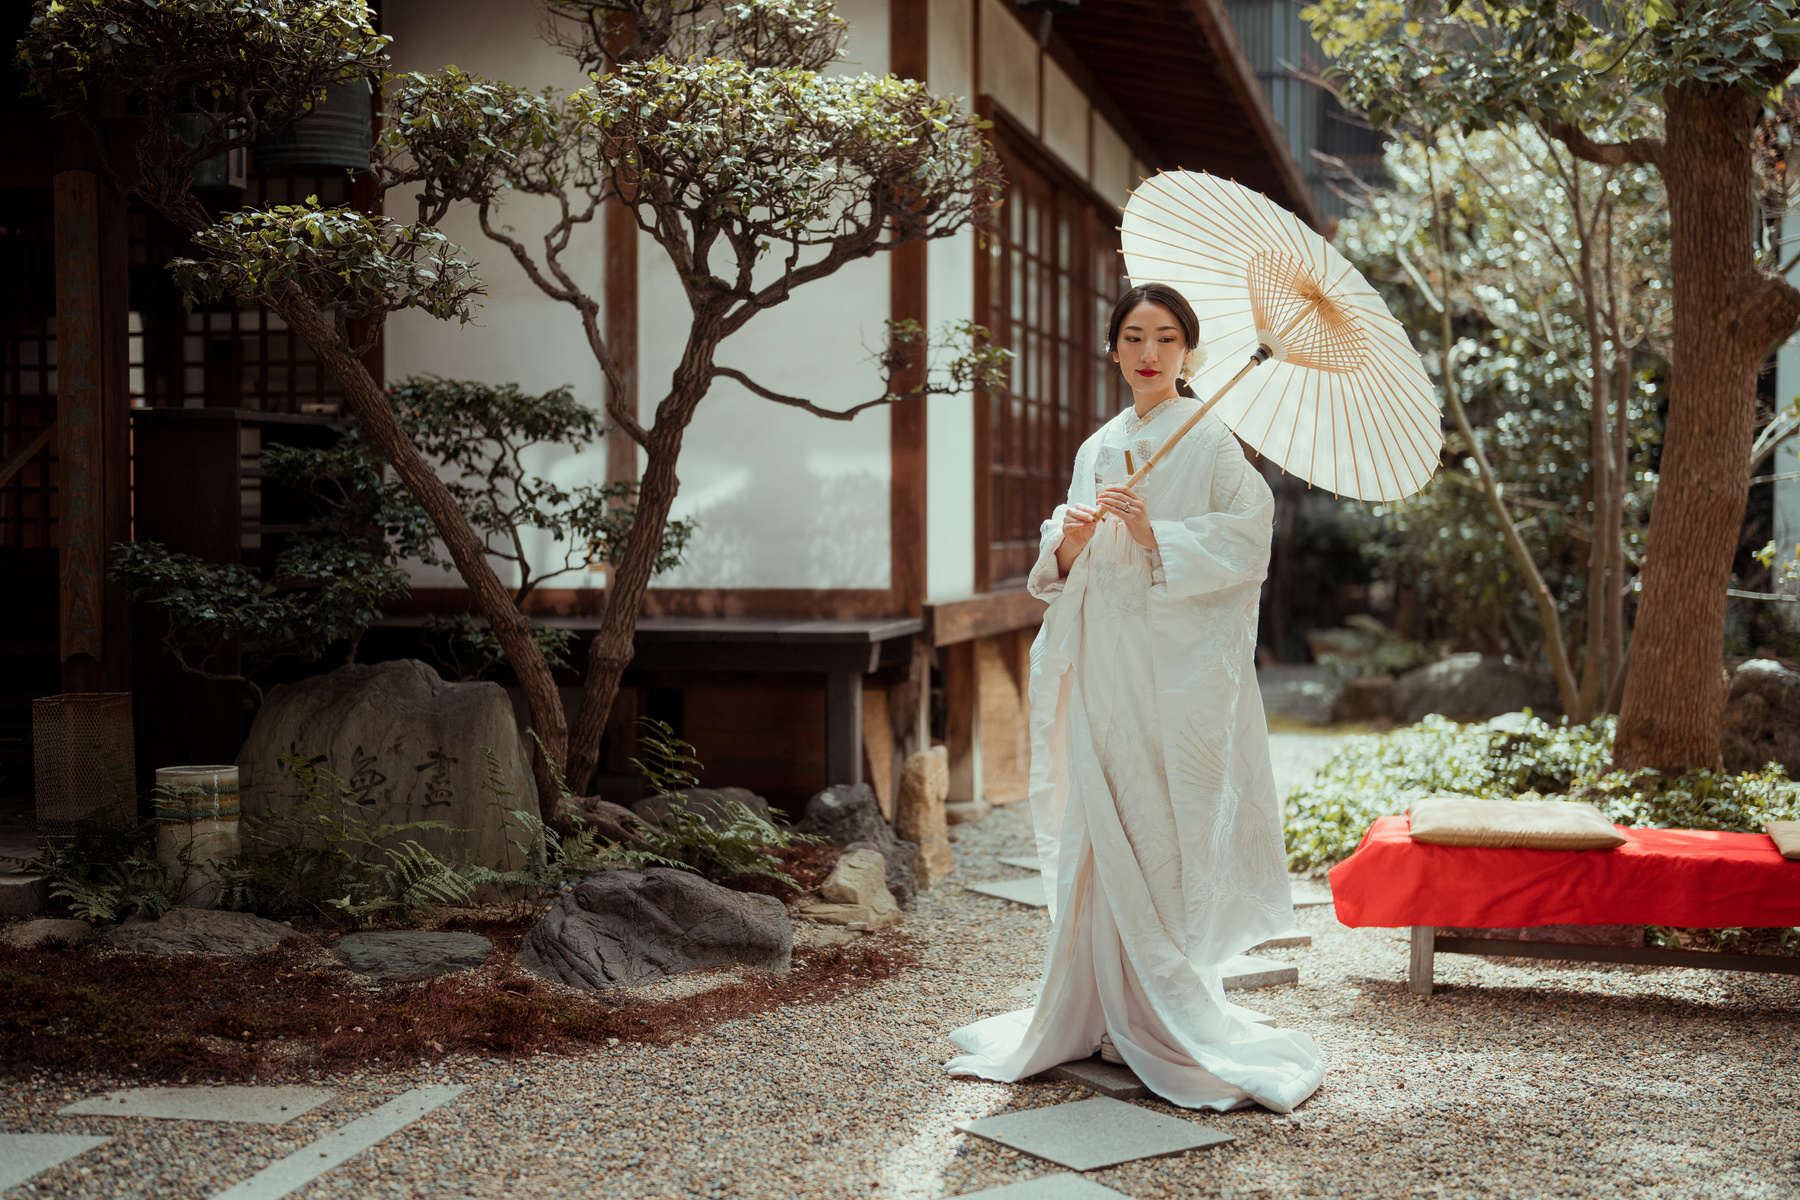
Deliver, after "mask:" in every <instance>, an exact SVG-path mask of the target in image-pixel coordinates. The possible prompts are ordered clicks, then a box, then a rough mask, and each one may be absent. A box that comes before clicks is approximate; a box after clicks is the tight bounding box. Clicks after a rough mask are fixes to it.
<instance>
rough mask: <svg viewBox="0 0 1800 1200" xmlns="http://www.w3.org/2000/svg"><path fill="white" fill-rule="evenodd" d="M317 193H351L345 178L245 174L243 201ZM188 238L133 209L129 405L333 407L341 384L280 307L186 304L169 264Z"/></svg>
mask: <svg viewBox="0 0 1800 1200" xmlns="http://www.w3.org/2000/svg"><path fill="white" fill-rule="evenodd" d="M308 196H317V197H318V198H319V199H320V201H322V202H323V203H325V204H343V203H346V202H348V201H349V200H350V198H351V183H350V180H349V177H348V176H325V177H320V178H286V177H279V176H272V177H267V178H264V177H261V176H254V175H253V176H252V177H251V179H250V186H249V187H248V188H247V189H246V190H245V192H244V196H243V203H244V204H245V205H246V206H250V207H256V208H263V207H267V206H269V205H275V204H292V203H295V202H297V201H301V200H305V199H306V198H307V197H308ZM186 252H187V248H186V238H185V237H184V236H182V234H181V233H180V231H179V230H177V229H176V228H175V227H174V226H172V225H170V224H169V223H168V222H167V221H165V220H163V219H162V218H161V217H160V216H158V215H156V214H155V213H152V212H150V211H149V210H147V209H143V208H134V209H133V210H132V213H131V295H132V310H133V311H132V328H131V339H132V350H133V354H132V362H131V366H132V372H131V380H132V403H133V404H134V405H138V406H145V407H151V408H248V409H255V410H259V411H262V412H284V413H327V414H329V413H337V412H339V411H341V409H342V407H343V392H342V389H340V388H339V387H338V384H337V381H336V380H335V379H333V378H332V377H331V374H330V372H328V371H327V370H325V368H324V367H322V366H321V365H320V364H319V363H318V361H317V360H316V359H315V357H314V355H313V352H312V349H311V347H309V346H307V344H306V343H305V342H303V341H301V340H300V338H299V337H298V336H296V335H295V334H294V332H293V331H292V330H290V329H289V328H288V327H287V322H286V321H284V320H282V318H281V315H280V314H279V313H275V312H271V311H269V310H268V309H266V308H263V307H261V306H251V307H239V306H237V305H233V304H229V303H226V304H215V305H212V306H210V307H201V306H198V305H196V306H195V308H194V311H192V312H188V311H186V310H185V309H184V308H183V306H182V303H181V296H180V293H179V292H178V291H177V290H176V288H175V285H174V283H173V281H172V280H171V279H170V277H169V271H168V263H169V261H170V260H171V259H174V258H177V257H180V256H181V255H182V254H184V253H186Z"/></svg>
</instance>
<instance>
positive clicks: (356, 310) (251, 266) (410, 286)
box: [169, 196, 482, 356]
mask: <svg viewBox="0 0 1800 1200" xmlns="http://www.w3.org/2000/svg"><path fill="white" fill-rule="evenodd" d="M194 242H195V244H196V245H197V246H199V248H200V249H201V251H202V252H203V254H202V256H201V257H199V258H178V259H175V260H174V261H173V262H171V263H170V264H169V268H170V269H171V270H172V271H173V272H174V275H175V284H176V286H177V287H179V288H180V289H181V292H182V296H183V298H184V299H185V301H186V303H187V305H188V307H189V308H192V307H193V305H194V301H195V299H196V298H200V299H205V300H227V299H231V298H233V297H238V296H250V297H257V298H271V299H276V298H279V297H280V296H281V295H282V293H283V292H284V291H285V290H287V289H289V288H297V289H299V290H300V291H301V292H302V293H304V294H305V295H306V296H307V297H308V298H309V299H311V300H312V301H313V303H315V304H317V305H318V306H319V307H320V308H322V309H324V310H325V311H327V312H329V313H331V314H332V315H333V317H334V319H335V320H336V321H337V323H338V332H339V335H340V341H343V342H348V341H349V327H350V324H351V323H352V322H354V321H367V322H368V323H369V329H368V331H367V332H366V333H365V335H364V342H365V343H366V344H373V342H374V339H375V336H376V333H377V332H378V331H379V328H380V325H381V322H382V320H383V318H385V317H386V315H387V314H388V313H390V312H398V311H400V310H402V309H408V308H417V309H421V310H423V311H425V312H427V313H429V314H431V315H432V316H434V317H436V318H438V319H439V320H448V319H450V318H452V317H455V318H456V319H458V320H459V321H462V322H464V323H467V322H468V321H470V320H471V319H473V318H474V315H475V298H476V297H477V296H479V295H481V294H482V284H481V280H480V279H479V278H477V277H476V276H475V274H474V271H473V269H472V268H471V267H470V265H469V264H468V263H467V262H466V261H464V260H463V258H462V249H461V248H460V247H458V246H456V245H454V244H452V243H451V241H450V239H449V238H447V237H445V236H444V234H443V233H441V232H440V231H439V230H438V229H436V228H435V227H433V226H431V225H427V224H424V223H422V222H420V223H415V224H412V225H403V224H401V223H400V222H398V221H394V220H392V219H390V218H388V217H371V216H369V215H367V214H365V213H360V212H357V211H356V210H355V209H353V208H349V207H339V208H327V207H324V206H323V205H321V204H320V203H319V198H318V197H317V196H308V197H307V199H306V202H305V203H304V204H285V205H278V206H276V207H275V208H272V209H267V210H264V211H258V210H255V209H245V210H243V211H241V212H235V213H227V214H226V215H225V216H223V217H221V218H220V219H219V220H218V221H217V222H216V223H214V224H213V225H211V226H209V227H207V228H206V229H204V230H202V231H200V232H199V233H196V234H195V235H194ZM363 349H366V345H359V346H355V347H353V348H352V350H351V353H352V356H354V355H355V354H357V353H360V352H361V351H362V350H363Z"/></svg>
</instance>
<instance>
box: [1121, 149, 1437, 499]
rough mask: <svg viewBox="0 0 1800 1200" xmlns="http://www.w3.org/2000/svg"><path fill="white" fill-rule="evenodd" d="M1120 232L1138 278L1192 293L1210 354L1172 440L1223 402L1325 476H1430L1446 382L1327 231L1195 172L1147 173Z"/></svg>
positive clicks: (1279, 452)
mask: <svg viewBox="0 0 1800 1200" xmlns="http://www.w3.org/2000/svg"><path fill="white" fill-rule="evenodd" d="M1120 235H1121V238H1122V244H1123V246H1124V251H1125V271H1126V274H1127V275H1128V276H1129V277H1130V279H1131V282H1132V283H1133V284H1142V283H1167V284H1171V285H1173V286H1174V287H1175V288H1176V289H1177V290H1179V291H1180V292H1181V294H1182V295H1184V296H1186V297H1187V299H1188V302H1189V303H1191V304H1192V305H1193V306H1194V312H1195V313H1196V314H1197V315H1198V316H1199V318H1200V340H1201V343H1202V344H1203V345H1205V346H1206V347H1207V349H1208V351H1209V359H1210V361H1211V362H1212V363H1213V364H1214V366H1213V367H1212V368H1211V369H1210V370H1208V371H1207V372H1206V373H1204V374H1203V375H1202V376H1201V377H1200V378H1199V379H1197V380H1195V381H1194V390H1195V392H1196V393H1197V394H1198V395H1201V396H1207V395H1209V394H1211V399H1210V400H1208V401H1207V403H1206V405H1205V406H1204V407H1203V408H1202V409H1201V412H1200V413H1199V414H1197V415H1196V417H1195V419H1194V420H1193V421H1190V422H1189V423H1188V424H1187V425H1184V426H1183V427H1182V428H1181V430H1180V431H1179V432H1177V433H1176V434H1175V436H1174V437H1171V438H1169V439H1168V441H1166V442H1165V443H1164V444H1163V449H1164V450H1166V449H1167V448H1168V447H1169V446H1172V445H1174V443H1175V442H1176V441H1177V440H1179V439H1180V437H1181V436H1182V434H1185V433H1186V432H1187V430H1188V429H1189V428H1191V427H1192V426H1193V424H1194V423H1195V422H1197V421H1198V419H1199V416H1201V415H1204V414H1205V413H1206V412H1207V411H1208V410H1210V409H1213V408H1214V407H1215V406H1216V408H1217V411H1218V414H1219V416H1220V417H1221V418H1222V419H1223V420H1224V421H1225V424H1227V425H1228V426H1230V427H1231V430H1232V432H1234V433H1236V434H1237V435H1238V436H1239V437H1240V438H1242V439H1243V440H1244V441H1245V442H1247V443H1249V444H1250V445H1251V446H1253V447H1255V449H1256V450H1257V452H1258V453H1260V454H1262V455H1263V456H1264V457H1265V458H1269V459H1271V460H1273V461H1274V462H1275V463H1277V464H1278V465H1279V466H1281V467H1282V468H1283V469H1284V470H1286V471H1289V472H1291V473H1292V474H1295V475H1298V476H1300V477H1301V478H1303V479H1305V480H1307V481H1308V482H1310V483H1312V484H1314V485H1315V486H1317V487H1322V488H1326V489H1329V490H1330V491H1332V492H1334V493H1336V494H1338V495H1341V496H1353V497H1356V498H1357V499H1360V500H1398V499H1400V498H1401V497H1402V496H1410V495H1412V494H1413V493H1414V492H1416V491H1418V490H1419V489H1420V488H1421V487H1424V486H1425V483H1426V481H1427V480H1429V479H1430V478H1431V474H1432V472H1433V471H1435V470H1437V466H1438V452H1439V450H1440V449H1441V448H1442V446H1443V444H1444V434H1443V418H1442V416H1441V414H1440V413H1439V411H1438V405H1437V390H1436V389H1435V388H1434V387H1432V385H1431V381H1430V380H1429V379H1428V378H1426V375H1425V369H1424V367H1423V366H1422V365H1421V364H1420V363H1419V355H1418V352H1417V351H1415V350H1414V349H1413V347H1412V343H1411V342H1410V341H1408V340H1407V337H1406V331H1405V330H1403V329H1402V328H1401V327H1400V323H1399V322H1398V321H1396V320H1395V319H1394V317H1393V315H1392V314H1391V313H1389V312H1388V310H1387V306H1386V305H1385V304H1383V303H1382V300H1381V297H1380V296H1379V295H1378V294H1376V291H1375V289H1374V288H1372V287H1370V286H1369V284H1368V283H1366V282H1365V281H1364V280H1363V277H1362V276H1361V275H1360V274H1359V273H1358V272H1357V270H1356V268H1355V267H1353V266H1351V265H1350V263H1349V262H1348V261H1347V260H1346V259H1345V258H1344V256H1343V255H1341V254H1339V253H1338V252H1337V251H1336V250H1335V249H1333V248H1332V246H1331V244H1330V243H1329V242H1327V241H1326V240H1325V239H1324V238H1322V237H1320V236H1319V235H1318V234H1317V233H1315V232H1313V231H1312V230H1311V229H1309V228H1307V227H1306V226H1305V225H1303V224H1301V223H1300V220H1299V218H1297V217H1295V216H1294V215H1293V214H1292V213H1290V212H1288V211H1287V210H1286V209H1283V208H1281V207H1280V206H1278V205H1276V204H1273V203H1271V202H1270V201H1269V199H1268V198H1267V197H1265V196H1261V195H1258V194H1257V193H1256V192H1253V191H1251V190H1250V189H1248V188H1245V187H1242V186H1240V185H1238V184H1236V183H1232V182H1231V181H1229V180H1225V179H1219V178H1217V177H1216V176H1212V175H1207V174H1203V173H1201V172H1197V171H1164V172H1162V173H1161V174H1159V175H1157V176H1156V177H1155V178H1153V179H1147V180H1145V181H1144V182H1143V183H1142V184H1141V185H1139V187H1138V189H1137V190H1136V191H1135V192H1133V193H1132V194H1131V199H1130V201H1129V202H1127V204H1126V205H1125V220H1124V224H1123V225H1122V226H1121V227H1120ZM1246 357H1247V358H1248V359H1249V362H1248V364H1246V363H1245V359H1246ZM1264 364H1266V365H1264ZM1259 368H1260V369H1259ZM1252 372H1254V373H1255V374H1256V376H1257V377H1256V378H1253V379H1250V380H1249V381H1248V382H1245V383H1243V385H1242V386H1241V387H1239V386H1236V385H1237V384H1238V383H1239V381H1240V380H1243V379H1244V377H1245V376H1246V375H1250V374H1252ZM1227 375H1229V376H1230V377H1229V378H1228V379H1227V378H1225V376H1227ZM1160 457H1162V452H1161V451H1159V452H1158V454H1157V458H1160ZM1155 465H1156V460H1155V459H1152V460H1151V461H1150V462H1149V463H1147V464H1145V466H1144V467H1143V469H1142V470H1141V471H1139V472H1138V474H1137V475H1136V476H1134V483H1135V482H1136V481H1137V480H1141V479H1142V477H1143V476H1144V475H1145V474H1147V473H1148V472H1149V470H1150V468H1151V467H1153V466H1155Z"/></svg>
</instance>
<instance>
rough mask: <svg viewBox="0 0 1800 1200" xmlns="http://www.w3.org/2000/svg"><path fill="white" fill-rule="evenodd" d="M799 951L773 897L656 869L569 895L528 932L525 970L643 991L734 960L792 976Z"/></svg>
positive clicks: (616, 874)
mask: <svg viewBox="0 0 1800 1200" xmlns="http://www.w3.org/2000/svg"><path fill="white" fill-rule="evenodd" d="M793 953H794V930H793V926H792V924H791V923H790V922H789V921H788V915H787V908H786V906H785V905H783V904H782V903H781V901H779V900H777V899H776V898H775V897H773V896H763V895H757V894H754V893H749V892H734V891H731V890H730V889H728V888H722V887H720V886H719V885H718V884H715V883H708V882H707V881H706V880H704V879H702V878H700V877H699V876H698V875H690V874H688V873H687V872H686V871H676V870H671V869H668V868H665V867H651V868H649V869H647V870H643V871H630V870H621V871H602V872H600V873H599V874H598V875H590V876H588V878H586V879H584V880H582V881H581V882H580V883H578V884H576V885H575V886H574V887H572V888H570V889H569V890H568V891H565V892H564V893H563V894H562V895H561V896H560V897H558V898H557V901H556V903H555V904H553V905H551V906H550V911H549V912H547V913H545V914H544V916H543V919H542V920H540V921H539V922H538V923H537V925H535V926H534V927H533V928H532V930H531V932H530V933H528V934H526V935H525V940H524V942H523V943H521V945H520V946H519V965H520V966H522V967H524V968H525V969H526V970H527V971H530V972H532V973H533V974H535V975H541V976H543V977H544V978H546V979H556V980H560V981H562V982H563V983H566V984H569V985H571V986H573V987H578V988H612V987H636V986H639V985H641V984H646V983H654V982H656V981H657V980H658V979H664V978H666V977H668V976H670V975H679V974H681V973H683V972H685V971H694V970H698V969H700V968H701V967H721V966H728V965H731V964H733V963H736V964H741V965H743V966H748V967H755V968H758V969H761V970H766V971H786V970H787V969H788V967H789V966H790V965H791V963H792V961H793Z"/></svg>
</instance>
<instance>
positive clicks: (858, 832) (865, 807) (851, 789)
mask: <svg viewBox="0 0 1800 1200" xmlns="http://www.w3.org/2000/svg"><path fill="white" fill-rule="evenodd" d="M794 828H795V829H796V830H798V831H799V832H801V833H810V834H813V835H815V836H817V837H822V838H824V839H825V840H826V841H828V842H830V843H832V844H833V845H835V846H843V847H845V848H849V847H852V846H855V845H858V844H867V845H868V846H871V847H873V848H874V849H876V850H879V851H880V852H881V857H882V858H883V859H885V860H886V862H887V886H888V891H890V892H892V893H893V894H894V899H895V900H896V901H897V902H898V903H899V905H900V907H902V908H909V907H911V906H912V902H913V895H914V893H915V892H916V891H917V890H918V878H919V847H918V844H917V843H916V842H909V841H905V840H903V839H901V838H900V837H898V836H896V835H895V833H894V829H893V826H891V825H889V824H888V823H887V819H886V818H885V817H883V816H882V815H881V805H880V803H879V802H877V801H876V799H875V791H874V789H873V788H871V787H870V786H869V785H868V784H866V783H858V784H848V783H840V784H835V785H833V786H832V787H828V788H826V789H825V790H824V791H822V792H820V793H819V794H818V795H816V796H814V797H813V798H812V799H811V800H809V801H807V802H806V815H805V816H804V817H802V818H801V819H800V821H799V823H798V824H796V825H795V826H794Z"/></svg>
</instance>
